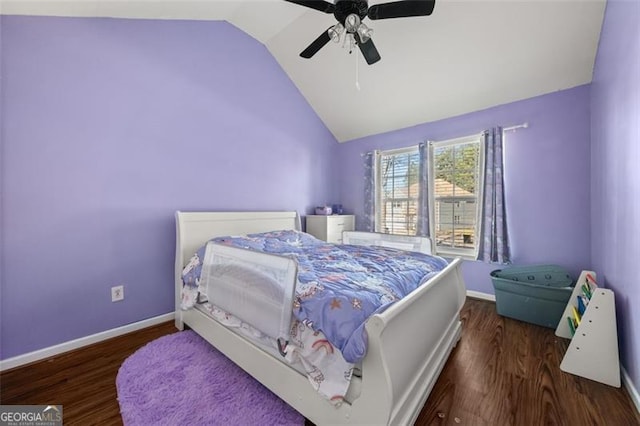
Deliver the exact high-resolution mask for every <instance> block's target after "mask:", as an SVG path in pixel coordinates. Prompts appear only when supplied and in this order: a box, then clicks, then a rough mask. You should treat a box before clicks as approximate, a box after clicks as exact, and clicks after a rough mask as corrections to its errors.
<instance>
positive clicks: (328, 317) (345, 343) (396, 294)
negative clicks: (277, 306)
mask: <svg viewBox="0 0 640 426" xmlns="http://www.w3.org/2000/svg"><path fill="white" fill-rule="evenodd" d="M213 241H215V242H217V243H220V244H227V245H230V246H234V247H240V248H245V249H251V250H258V251H263V252H267V253H273V254H278V255H282V256H293V257H295V258H296V259H297V262H298V283H297V287H296V300H295V302H294V309H293V311H294V312H293V313H294V315H295V316H296V317H297V318H298V319H299V320H300V321H302V322H304V323H305V324H307V325H309V326H311V327H312V328H313V329H315V330H321V331H322V332H323V333H324V334H325V335H326V336H327V339H328V340H329V341H330V342H331V343H332V344H333V345H334V346H335V347H337V348H340V350H341V351H342V354H343V356H344V359H345V360H346V361H348V362H353V363H355V362H358V361H360V360H361V359H362V358H363V357H364V356H365V354H366V350H367V337H366V333H365V330H364V324H365V322H366V321H367V319H368V318H369V317H370V316H371V315H372V314H374V313H377V312H382V311H384V310H385V309H386V308H388V307H389V306H390V305H391V304H392V303H394V302H395V301H397V300H400V299H401V298H403V297H404V296H406V295H407V294H409V293H410V292H411V291H413V290H414V289H415V288H417V287H418V286H419V285H420V284H421V283H422V282H424V281H426V280H427V279H429V278H430V277H432V276H433V275H435V274H437V273H438V272H439V271H441V270H442V269H444V267H445V266H446V265H447V261H446V260H444V259H443V258H441V257H437V256H430V255H426V254H422V253H416V252H407V251H402V250H397V249H392V248H384V247H369V246H355V245H336V244H328V243H325V242H324V241H321V240H318V239H317V238H315V237H313V236H311V235H309V234H305V233H303V232H298V231H274V232H267V233H261V234H250V235H247V236H243V237H221V238H215V239H214V240H213ZM201 251H202V253H200V256H199V258H200V259H203V258H204V256H203V254H204V247H203V248H201ZM199 273H200V268H199V267H197V268H193V269H192V270H191V272H190V274H194V275H193V276H184V277H183V279H184V282H185V284H187V285H189V284H191V285H194V284H193V283H195V282H196V281H197V278H199V277H198V276H199Z"/></svg>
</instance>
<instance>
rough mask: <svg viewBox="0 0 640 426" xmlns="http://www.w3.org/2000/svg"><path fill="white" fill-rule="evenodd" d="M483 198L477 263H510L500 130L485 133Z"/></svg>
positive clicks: (498, 128)
mask: <svg viewBox="0 0 640 426" xmlns="http://www.w3.org/2000/svg"><path fill="white" fill-rule="evenodd" d="M484 144H485V170H484V196H483V198H484V199H483V202H482V213H481V215H482V230H481V231H480V247H479V252H478V260H482V261H484V262H490V263H500V264H507V263H510V262H511V258H510V253H509V241H508V234H507V212H506V208H505V203H504V173H503V171H504V160H503V155H502V128H501V127H496V128H494V129H490V130H487V131H485V133H484Z"/></svg>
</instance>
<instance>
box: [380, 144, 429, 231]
mask: <svg viewBox="0 0 640 426" xmlns="http://www.w3.org/2000/svg"><path fill="white" fill-rule="evenodd" d="M419 176H420V155H419V154H418V147H417V146H416V147H411V148H406V149H399V150H393V151H383V152H381V153H380V155H379V157H378V159H377V162H376V203H375V205H376V221H375V223H376V232H382V233H385V234H395V235H416V229H417V220H418V217H417V214H418V194H419V193H420V184H421V183H420V181H419Z"/></svg>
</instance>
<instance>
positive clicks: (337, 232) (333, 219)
mask: <svg viewBox="0 0 640 426" xmlns="http://www.w3.org/2000/svg"><path fill="white" fill-rule="evenodd" d="M355 228H356V217H355V216H354V215H352V214H343V215H335V214H334V215H331V216H320V215H309V216H307V233H309V234H311V235H313V236H314V237H316V238H319V239H321V240H325V241H326V242H328V243H338V244H341V243H342V231H353V230H354V229H355Z"/></svg>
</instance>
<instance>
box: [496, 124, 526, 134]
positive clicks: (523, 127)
mask: <svg viewBox="0 0 640 426" xmlns="http://www.w3.org/2000/svg"><path fill="white" fill-rule="evenodd" d="M527 127H529V123H526V122H525V123H522V124H516V125H515V126H511V127H504V128H503V129H502V131H503V132H508V131H509V130H517V129H526V128H527Z"/></svg>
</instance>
